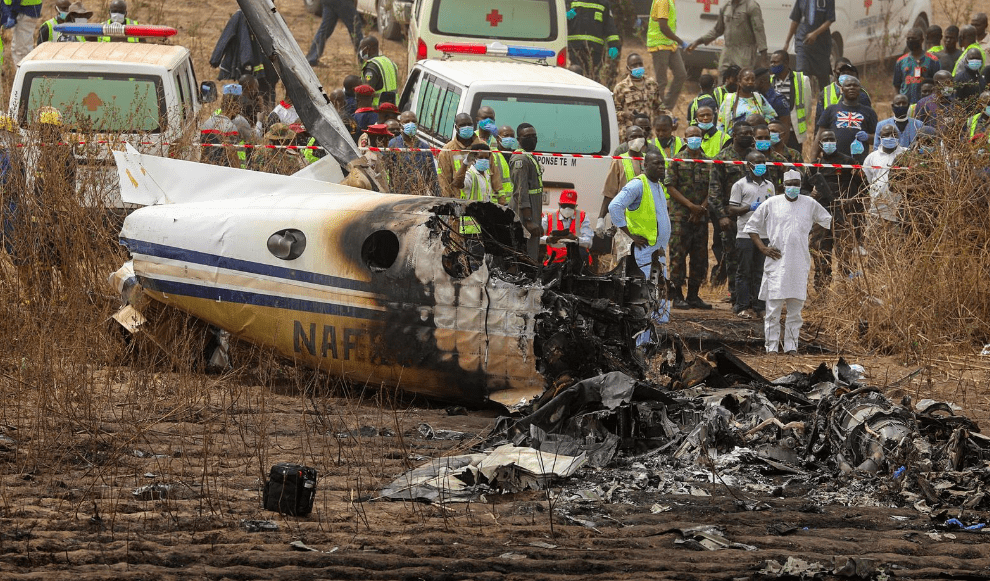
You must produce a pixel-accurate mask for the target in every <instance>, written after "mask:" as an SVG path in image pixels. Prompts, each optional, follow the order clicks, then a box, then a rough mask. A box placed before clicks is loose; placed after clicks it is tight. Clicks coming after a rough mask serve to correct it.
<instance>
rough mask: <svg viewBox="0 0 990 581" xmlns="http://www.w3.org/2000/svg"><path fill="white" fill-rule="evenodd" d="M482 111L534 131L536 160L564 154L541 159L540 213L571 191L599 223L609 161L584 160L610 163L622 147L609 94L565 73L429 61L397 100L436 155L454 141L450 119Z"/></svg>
mask: <svg viewBox="0 0 990 581" xmlns="http://www.w3.org/2000/svg"><path fill="white" fill-rule="evenodd" d="M503 48H505V47H503ZM509 48H512V47H509ZM484 106H488V107H491V108H492V109H494V110H495V122H496V124H497V125H498V126H499V127H502V126H505V125H508V126H509V127H512V128H513V129H515V128H516V127H517V126H518V125H519V124H520V123H524V122H525V123H529V124H531V125H533V127H535V128H536V132H537V135H538V136H539V143H538V145H537V150H538V152H540V153H544V154H567V155H563V156H561V157H556V156H554V155H541V156H538V159H539V161H540V163H541V164H542V165H543V185H544V188H545V190H546V193H545V194H544V197H543V205H544V208H546V209H548V210H549V209H551V206H554V207H555V206H556V203H557V198H558V196H559V194H560V191H561V190H565V189H573V190H577V192H578V203H579V205H580V207H581V208H584V209H586V210H588V211H589V212H591V213H592V215H597V212H598V208H599V207H600V206H601V203H602V188H603V186H604V185H605V176H606V174H607V173H608V167H609V161H608V160H605V159H590V158H589V156H596V155H603V156H608V155H610V154H611V153H612V151H613V150H614V149H615V148H616V147H617V146H618V144H619V130H618V124H617V122H616V117H615V101H614V100H613V99H612V92H611V91H609V90H608V89H607V88H605V87H604V86H602V85H600V84H598V83H596V82H594V81H592V80H590V79H587V78H585V77H583V76H581V75H578V74H576V73H573V72H571V71H569V70H567V69H566V68H563V67H551V66H546V65H538V64H533V63H525V62H504V61H493V62H486V63H484V64H483V65H481V66H479V63H477V62H471V61H442V60H426V61H422V62H419V63H417V64H416V66H415V67H413V69H412V70H411V71H410V73H409V78H408V79H407V81H406V86H405V88H404V89H403V91H402V94H401V95H400V98H399V109H401V110H403V111H407V110H408V111H413V112H414V113H416V116H417V117H418V118H419V136H420V137H421V138H422V139H423V140H424V141H426V142H427V143H429V144H430V146H431V147H438V148H439V147H443V146H444V145H445V144H446V143H447V142H449V141H450V140H451V139H452V138H453V133H454V116H455V115H457V114H458V113H468V114H470V115H471V117H472V118H473V117H474V114H475V112H477V111H478V109H480V108H481V107H484ZM571 154H578V155H579V156H584V157H575V156H573V155H571Z"/></svg>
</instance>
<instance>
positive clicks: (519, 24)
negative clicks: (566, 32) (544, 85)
mask: <svg viewBox="0 0 990 581" xmlns="http://www.w3.org/2000/svg"><path fill="white" fill-rule="evenodd" d="M430 31H431V32H433V33H434V34H443V35H449V36H466V37H473V38H484V39H486V40H488V39H492V40H538V41H550V40H555V39H556V38H557V12H556V3H555V2H552V1H551V0H499V1H498V2H492V1H491V0H437V1H436V2H434V4H433V13H432V14H431V15H430Z"/></svg>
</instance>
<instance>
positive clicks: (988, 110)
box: [983, 105, 990, 117]
mask: <svg viewBox="0 0 990 581" xmlns="http://www.w3.org/2000/svg"><path fill="white" fill-rule="evenodd" d="M983 113H984V114H985V115H986V116H987V117H990V105H987V106H986V107H984V108H983Z"/></svg>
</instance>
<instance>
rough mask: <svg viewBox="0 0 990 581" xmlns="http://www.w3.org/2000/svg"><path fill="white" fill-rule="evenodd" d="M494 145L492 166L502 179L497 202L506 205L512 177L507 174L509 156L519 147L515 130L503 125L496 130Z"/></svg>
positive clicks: (508, 199)
mask: <svg viewBox="0 0 990 581" xmlns="http://www.w3.org/2000/svg"><path fill="white" fill-rule="evenodd" d="M496 142H497V143H496V145H495V148H494V149H492V167H496V166H497V171H498V175H499V176H500V179H501V180H502V187H501V188H500V189H499V190H498V203H499V204H500V205H503V206H507V205H508V204H509V202H511V201H512V179H511V178H510V175H509V158H510V157H512V152H513V151H515V150H516V149H517V148H518V147H519V142H518V141H516V131H515V130H514V129H513V128H511V127H509V126H508V125H503V126H502V127H500V128H499V130H498V135H497V136H496Z"/></svg>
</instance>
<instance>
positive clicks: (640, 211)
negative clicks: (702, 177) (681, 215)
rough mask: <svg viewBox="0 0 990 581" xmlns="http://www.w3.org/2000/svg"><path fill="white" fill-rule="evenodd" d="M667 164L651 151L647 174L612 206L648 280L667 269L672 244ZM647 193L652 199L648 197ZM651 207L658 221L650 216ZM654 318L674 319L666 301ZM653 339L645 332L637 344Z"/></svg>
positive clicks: (629, 185) (626, 188) (614, 220)
mask: <svg viewBox="0 0 990 581" xmlns="http://www.w3.org/2000/svg"><path fill="white" fill-rule="evenodd" d="M664 163H665V161H664V157H663V154H661V153H660V152H659V151H648V152H647V153H646V156H645V159H644V162H643V173H642V174H641V175H640V176H638V177H636V178H635V179H633V180H632V181H630V182H629V183H627V184H626V185H625V186H624V187H623V188H622V189H621V190H620V191H619V193H618V194H616V196H615V198H613V199H612V201H611V202H610V203H609V205H608V213H609V216H610V217H611V218H612V223H613V224H615V226H616V228H618V229H620V230H622V231H623V232H625V233H626V235H628V236H629V237H630V238H632V255H633V258H635V260H636V266H638V267H639V269H640V270H641V271H642V272H643V274H644V275H645V276H646V278H647V279H649V278H650V275H651V274H652V273H653V268H654V267H656V268H661V269H662V268H663V264H664V263H665V258H664V250H665V249H666V248H667V245H668V243H669V242H670V216H669V215H668V214H667V196H666V190H664V187H663V183H662V181H663V175H664ZM647 186H648V187H647ZM647 190H648V193H649V197H648V198H646V197H645V194H646V193H647ZM651 206H652V208H653V214H654V218H655V220H656V221H655V222H653V221H652V220H650V219H649V216H647V215H646V213H647V212H648V211H649V208H650V207H651ZM662 274H664V275H666V273H662ZM658 278H659V277H658ZM652 318H653V321H654V323H666V322H667V321H668V320H669V319H670V308H669V305H668V303H667V301H666V300H663V301H661V302H660V310H659V311H658V312H654V313H653V314H652ZM649 338H650V333H649V332H646V333H643V334H642V335H640V336H639V337H638V339H637V341H636V343H637V345H641V344H643V343H645V342H647V341H648V340H649Z"/></svg>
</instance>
